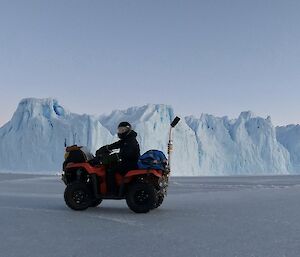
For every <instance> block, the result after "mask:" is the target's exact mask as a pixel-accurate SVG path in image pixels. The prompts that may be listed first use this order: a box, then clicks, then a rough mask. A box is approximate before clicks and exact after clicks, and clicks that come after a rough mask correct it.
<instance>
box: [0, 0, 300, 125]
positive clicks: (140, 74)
mask: <svg viewBox="0 0 300 257" xmlns="http://www.w3.org/2000/svg"><path fill="white" fill-rule="evenodd" d="M299 13H300V1H298V0H281V1H279V0H272V1H271V0H226V1H224V0H206V1H201V0H197V1H189V0H182V1H179V0H169V1H166V0H157V1H155V0H153V1H146V0H136V1H133V0H131V1H130V0H119V1H117V0H109V1H108V0H105V1H104V0H103V1H101V0H94V1H91V0H82V1H79V0H68V1H65V0H51V1H50V0H47V1H46V0H35V1H33V0H26V1H23V0H20V1H15V0H0V126H2V125H3V124H4V123H6V122H7V121H9V120H10V119H11V117H12V115H13V113H14V111H15V110H16V108H17V105H18V103H19V101H20V100H21V99H22V98H27V97H37V98H46V97H53V98H56V99H58V101H59V102H60V104H61V105H62V106H64V107H66V108H67V109H69V110H70V111H72V112H76V113H88V114H97V115H98V114H102V113H110V112H111V111H112V110H114V109H125V108H128V107H131V106H141V105H144V104H147V103H162V104H169V105H171V106H173V108H174V109H175V112H176V113H177V114H179V115H182V116H184V115H194V116H196V117H199V116H200V115H201V113H209V114H213V115H216V116H225V115H226V116H229V117H230V118H236V117H237V116H238V115H239V113H240V112H241V111H247V110H251V111H253V112H254V113H256V114H257V115H260V116H262V117H267V116H268V115H270V116H271V117H272V121H273V123H274V124H275V125H287V124H292V123H293V124H298V123H300V29H299V26H300V15H299Z"/></svg>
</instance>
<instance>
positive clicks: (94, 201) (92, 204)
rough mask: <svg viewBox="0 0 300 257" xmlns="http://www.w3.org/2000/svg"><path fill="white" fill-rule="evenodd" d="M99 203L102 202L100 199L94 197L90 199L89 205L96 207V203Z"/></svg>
mask: <svg viewBox="0 0 300 257" xmlns="http://www.w3.org/2000/svg"><path fill="white" fill-rule="evenodd" d="M100 203H102V199H95V200H92V201H91V204H90V207H97V206H98V205H100Z"/></svg>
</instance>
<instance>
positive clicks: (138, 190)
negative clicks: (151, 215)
mask: <svg viewBox="0 0 300 257" xmlns="http://www.w3.org/2000/svg"><path fill="white" fill-rule="evenodd" d="M126 202H127V205H128V207H129V208H130V210H132V211H133V212H136V213H147V212H149V211H150V210H152V209H154V207H155V204H156V202H157V194H156V192H155V188H154V186H153V185H152V184H149V183H142V182H136V183H134V184H132V185H131V186H130V187H129V191H128V194H127V197H126Z"/></svg>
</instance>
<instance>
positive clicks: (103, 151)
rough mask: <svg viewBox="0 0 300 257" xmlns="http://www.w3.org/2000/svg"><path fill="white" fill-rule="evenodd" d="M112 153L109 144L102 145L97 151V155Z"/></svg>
mask: <svg viewBox="0 0 300 257" xmlns="http://www.w3.org/2000/svg"><path fill="white" fill-rule="evenodd" d="M109 153H110V150H109V149H108V146H107V145H105V146H102V147H100V148H99V149H98V150H97V151H96V156H103V155H107V154H109Z"/></svg>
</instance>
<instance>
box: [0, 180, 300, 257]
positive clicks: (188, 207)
mask: <svg viewBox="0 0 300 257" xmlns="http://www.w3.org/2000/svg"><path fill="white" fill-rule="evenodd" d="M169 189H170V190H169V195H168V197H167V198H166V199H165V201H164V203H163V205H162V206H161V207H160V208H159V209H157V210H154V211H152V212H150V213H148V214H135V213H133V212H131V211H130V210H129V209H128V208H127V206H126V203H125V201H124V200H121V201H104V202H103V203H102V204H101V205H100V206H99V207H97V208H90V209H88V210H87V211H83V212H75V211H72V210H70V209H69V208H67V207H66V206H65V203H64V200H63V191H64V185H63V183H62V182H61V181H59V178H58V177H54V176H28V175H17V174H0V202H1V205H0V227H1V233H0V256H1V257H2V256H3V257H28V256H30V257H41V256H43V257H53V256H55V257H81V256H84V257H95V256H98V257H102V256H103V257H119V256H120V257H133V256H146V257H152V256H155V257H157V256H159V257H170V256H171V257H182V256H188V257H202V256H204V257H283V256H286V257H298V256H299V255H300V233H299V231H300V222H299V216H300V202H299V195H300V177H299V176H276V177H271V176H268V177H262V176H260V177H255V176H252V177H193V178H179V177H176V178H172V177H171V183H170V188H169Z"/></svg>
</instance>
